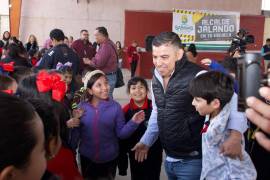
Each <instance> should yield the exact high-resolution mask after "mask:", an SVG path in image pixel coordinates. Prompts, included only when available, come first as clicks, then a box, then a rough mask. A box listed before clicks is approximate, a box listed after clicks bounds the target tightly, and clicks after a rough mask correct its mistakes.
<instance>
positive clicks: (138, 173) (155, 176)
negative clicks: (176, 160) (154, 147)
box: [129, 150, 162, 180]
mask: <svg viewBox="0 0 270 180" xmlns="http://www.w3.org/2000/svg"><path fill="white" fill-rule="evenodd" d="M129 162H130V173H131V180H159V179H160V171H161V164H162V150H161V151H157V152H152V153H149V156H148V157H147V159H146V160H145V161H144V162H142V163H139V162H138V161H136V160H135V154H134V152H133V151H132V152H130V153H129Z"/></svg>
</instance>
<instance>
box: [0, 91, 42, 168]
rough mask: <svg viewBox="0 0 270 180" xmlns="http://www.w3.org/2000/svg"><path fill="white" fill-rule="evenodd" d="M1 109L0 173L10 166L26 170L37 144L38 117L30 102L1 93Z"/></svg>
mask: <svg viewBox="0 0 270 180" xmlns="http://www.w3.org/2000/svg"><path fill="white" fill-rule="evenodd" d="M0 107H1V108H0V124H1V126H0V159H1V161H0V171H2V170H3V169H4V168H5V167H7V166H10V165H13V166H15V167H17V168H24V167H25V166H27V164H28V162H29V158H30V155H31V152H32V151H33V148H34V147H35V146H36V144H37V137H36V135H35V132H34V124H33V123H34V122H35V117H37V115H36V113H35V110H34V108H33V107H32V106H31V105H30V104H29V103H28V102H26V101H24V100H22V99H19V98H17V97H16V96H11V95H8V94H5V93H0ZM14 110H15V111H14Z"/></svg>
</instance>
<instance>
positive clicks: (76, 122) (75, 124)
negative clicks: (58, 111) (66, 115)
mask: <svg viewBox="0 0 270 180" xmlns="http://www.w3.org/2000/svg"><path fill="white" fill-rule="evenodd" d="M79 126H80V119H77V118H71V119H70V120H68V121H67V127H68V128H74V127H79Z"/></svg>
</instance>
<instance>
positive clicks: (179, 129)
mask: <svg viewBox="0 0 270 180" xmlns="http://www.w3.org/2000/svg"><path fill="white" fill-rule="evenodd" d="M201 70H202V69H201V68H200V67H199V66H197V65H196V64H193V63H191V62H189V61H188V60H187V59H186V58H185V57H183V58H182V59H181V60H179V61H177V62H176V67H175V71H174V73H173V75H172V77H171V78H170V80H169V82H168V85H167V90H166V92H165V93H164V89H163V86H162V84H161V83H160V82H159V80H158V79H157V77H156V76H155V75H154V77H153V81H152V88H153V93H154V97H155V102H156V106H157V111H158V118H157V120H158V128H159V138H160V141H161V144H162V146H163V148H164V150H165V151H166V154H167V155H168V156H170V157H173V158H178V159H180V158H201V134H200V131H201V129H202V127H203V124H204V118H203V117H201V116H200V115H199V114H198V113H197V112H196V110H195V108H194V107H193V106H192V100H193V97H192V96H191V95H190V94H189V92H188V86H189V83H190V81H191V80H192V79H193V78H194V77H195V75H196V74H197V73H198V72H199V71H201Z"/></svg>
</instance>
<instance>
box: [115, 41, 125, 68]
mask: <svg viewBox="0 0 270 180" xmlns="http://www.w3.org/2000/svg"><path fill="white" fill-rule="evenodd" d="M115 45H116V52H117V57H118V66H119V67H120V68H121V67H122V61H123V53H124V50H123V48H122V45H121V42H120V41H116V43H115Z"/></svg>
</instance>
